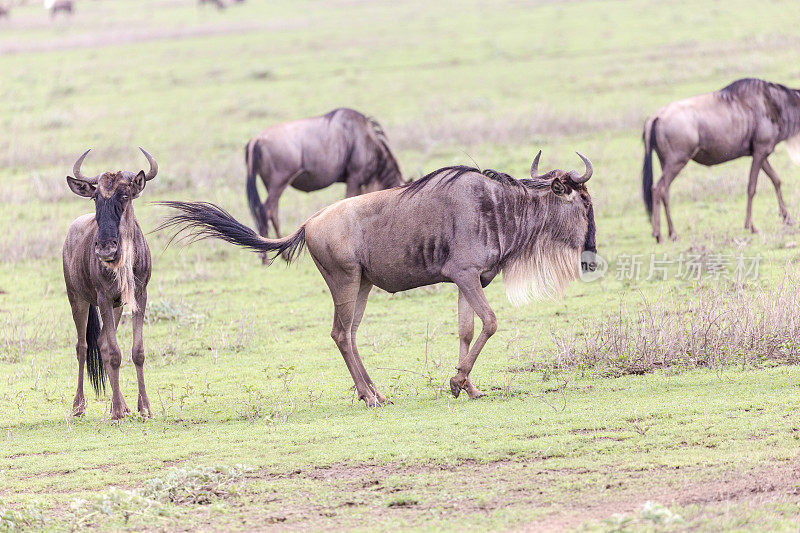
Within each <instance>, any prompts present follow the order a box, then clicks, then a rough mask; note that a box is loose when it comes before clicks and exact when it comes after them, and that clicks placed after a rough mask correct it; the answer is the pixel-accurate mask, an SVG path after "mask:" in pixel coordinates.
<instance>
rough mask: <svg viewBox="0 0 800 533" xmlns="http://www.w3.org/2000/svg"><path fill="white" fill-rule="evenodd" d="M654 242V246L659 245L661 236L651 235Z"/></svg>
mask: <svg viewBox="0 0 800 533" xmlns="http://www.w3.org/2000/svg"><path fill="white" fill-rule="evenodd" d="M653 237H654V238H655V240H656V244H661V235H653Z"/></svg>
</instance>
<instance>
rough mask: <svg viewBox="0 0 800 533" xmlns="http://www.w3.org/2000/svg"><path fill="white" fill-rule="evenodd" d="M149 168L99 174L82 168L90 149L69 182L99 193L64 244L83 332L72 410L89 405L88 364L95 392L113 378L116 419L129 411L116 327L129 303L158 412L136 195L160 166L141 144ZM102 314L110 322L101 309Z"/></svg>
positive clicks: (147, 268)
mask: <svg viewBox="0 0 800 533" xmlns="http://www.w3.org/2000/svg"><path fill="white" fill-rule="evenodd" d="M139 149H140V150H141V151H142V153H143V154H144V155H145V157H146V158H147V161H148V163H149V164H150V170H149V171H148V172H147V173H145V172H144V171H143V170H142V171H139V172H138V173H136V172H128V171H121V172H103V173H101V174H98V175H97V176H94V177H86V176H84V175H83V174H82V173H81V164H82V163H83V160H84V159H85V158H86V154H88V153H89V150H87V151H86V152H84V154H83V155H82V156H80V157H79V158H78V160H77V161H76V162H75V165H74V166H73V173H74V174H75V177H74V178H72V177H69V176H67V183H68V184H69V188H70V189H72V192H74V193H75V194H77V195H78V196H83V197H85V198H92V199H93V200H94V202H95V213H94V214H88V215H83V216H81V217H78V218H76V219H75V220H74V221H73V222H72V224H71V225H70V227H69V231H68V232H67V240H66V242H65V243H64V252H63V258H64V280H65V281H66V284H67V296H68V297H69V303H70V305H71V306H72V318H73V319H74V320H75V328H76V329H77V330H78V344H77V346H76V351H77V354H78V391H77V392H76V393H75V401H74V402H73V414H75V415H77V416H80V415H83V413H84V411H85V410H86V401H85V399H84V396H83V367H84V363H86V366H87V370H88V373H89V381H90V382H91V383H92V386H93V387H94V389H95V392H96V393H99V392H100V389H101V388H103V389H105V374H106V373H108V376H109V377H110V381H111V391H112V396H111V419H112V420H119V419H121V418H123V417H124V416H125V414H126V413H129V412H130V409H129V408H128V406H127V404H126V403H125V399H124V398H123V397H122V393H121V392H120V389H119V365H120V362H121V360H122V354H121V352H120V348H119V345H118V344H117V326H118V325H119V319H120V316H121V315H122V306H123V305H128V306H129V307H130V309H131V312H132V315H133V350H132V358H133V364H134V365H135V366H136V379H137V381H138V384H139V402H138V409H139V413H140V414H141V415H142V416H147V417H149V416H152V411H151V410H150V400H149V399H148V398H147V392H146V391H145V388H144V373H143V365H144V343H143V341H142V323H143V321H144V311H145V306H146V304H147V282H148V281H149V280H150V272H151V262H150V249H149V248H148V246H147V241H145V239H144V235H142V230H141V228H140V227H139V223H138V222H137V221H136V216H135V215H134V214H133V199H134V198H137V197H138V196H139V194H140V193H141V192H142V190H143V189H144V187H145V185H146V183H147V182H148V181H149V180H151V179H153V178H154V177H155V176H156V173H157V172H158V164H157V163H156V161H155V159H153V157H152V156H151V155H150V154H148V153H147V152H145V151H144V149H143V148H139ZM98 307H99V308H100V316H101V317H102V319H103V327H102V329H100V322H99V319H98V315H97V308H98Z"/></svg>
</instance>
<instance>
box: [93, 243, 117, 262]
mask: <svg viewBox="0 0 800 533" xmlns="http://www.w3.org/2000/svg"><path fill="white" fill-rule="evenodd" d="M94 253H95V255H97V258H98V259H100V261H105V262H106V263H111V262H114V261H116V259H117V257H118V256H119V240H118V239H109V240H107V241H105V242H104V243H102V244H101V243H100V242H99V241H95V243H94Z"/></svg>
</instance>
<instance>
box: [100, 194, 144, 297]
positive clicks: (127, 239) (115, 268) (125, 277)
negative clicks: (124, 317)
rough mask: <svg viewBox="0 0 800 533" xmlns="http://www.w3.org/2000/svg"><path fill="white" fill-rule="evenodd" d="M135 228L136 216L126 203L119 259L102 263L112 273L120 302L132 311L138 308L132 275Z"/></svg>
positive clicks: (131, 206) (121, 223) (134, 280)
mask: <svg viewBox="0 0 800 533" xmlns="http://www.w3.org/2000/svg"><path fill="white" fill-rule="evenodd" d="M135 228H136V218H135V217H134V216H133V205H131V204H128V207H126V208H125V212H124V213H123V214H122V218H121V219H120V223H119V240H120V252H119V259H117V260H116V261H115V262H113V263H102V264H103V266H105V267H106V268H107V269H108V270H110V271H111V272H113V273H114V277H115V278H116V280H117V287H118V288H119V292H120V295H121V300H122V304H123V305H127V306H129V307H130V309H131V312H132V313H135V312H136V311H138V310H139V306H138V305H137V304H136V297H135V289H136V278H135V277H134V275H133V264H134V262H135V261H136V252H135V251H134V250H135V248H134V245H133V241H134V231H135Z"/></svg>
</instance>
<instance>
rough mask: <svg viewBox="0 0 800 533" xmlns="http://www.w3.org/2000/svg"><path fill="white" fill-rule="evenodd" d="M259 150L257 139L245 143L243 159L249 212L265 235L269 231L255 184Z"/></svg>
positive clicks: (259, 155) (261, 232) (260, 231)
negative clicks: (245, 170)
mask: <svg viewBox="0 0 800 533" xmlns="http://www.w3.org/2000/svg"><path fill="white" fill-rule="evenodd" d="M260 159H261V150H259V149H258V141H256V140H255V139H253V140H251V141H250V142H249V143H247V146H246V147H245V149H244V160H245V164H246V165H247V187H246V189H247V203H248V204H250V212H251V213H253V218H254V219H255V221H256V227H257V228H258V232H259V233H260V234H261V235H264V236H266V235H267V232H268V231H269V225H268V222H267V217H266V216H264V208H263V206H262V205H261V198H259V196H258V187H257V186H256V178H257V176H256V168H258V167H259V165H260V164H261V161H260Z"/></svg>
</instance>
